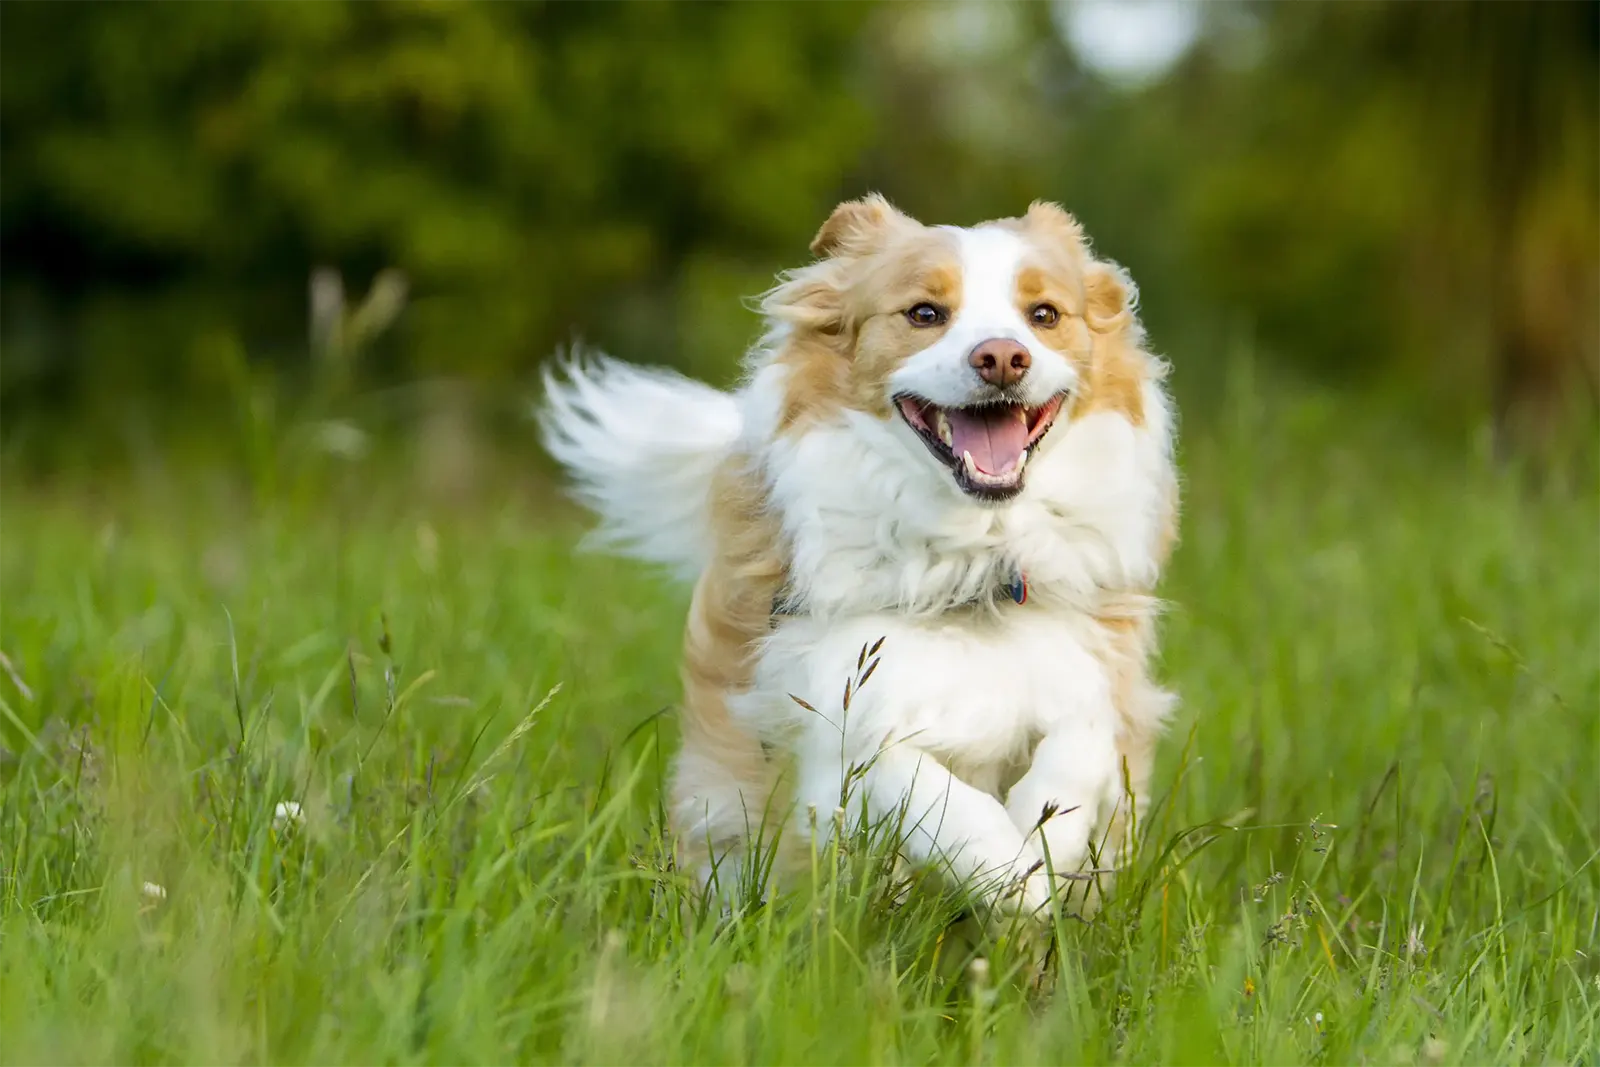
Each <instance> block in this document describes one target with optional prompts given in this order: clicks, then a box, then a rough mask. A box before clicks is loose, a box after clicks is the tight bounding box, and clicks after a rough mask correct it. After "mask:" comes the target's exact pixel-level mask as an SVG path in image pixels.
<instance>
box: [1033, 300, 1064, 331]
mask: <svg viewBox="0 0 1600 1067" xmlns="http://www.w3.org/2000/svg"><path fill="white" fill-rule="evenodd" d="M1028 318H1030V319H1032V320H1033V324H1034V325H1035V326H1043V327H1045V328H1047V329H1048V328H1049V327H1051V326H1054V325H1055V324H1056V323H1057V322H1060V321H1061V312H1059V311H1057V310H1056V306H1055V305H1054V304H1035V305H1033V307H1031V308H1029V309H1028Z"/></svg>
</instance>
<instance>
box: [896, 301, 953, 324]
mask: <svg viewBox="0 0 1600 1067" xmlns="http://www.w3.org/2000/svg"><path fill="white" fill-rule="evenodd" d="M906 320H907V321H908V322H910V323H911V325H913V326H941V325H943V324H944V320H945V311H944V308H942V307H940V306H939V305H937V304H915V305H913V306H912V307H909V308H907V309H906Z"/></svg>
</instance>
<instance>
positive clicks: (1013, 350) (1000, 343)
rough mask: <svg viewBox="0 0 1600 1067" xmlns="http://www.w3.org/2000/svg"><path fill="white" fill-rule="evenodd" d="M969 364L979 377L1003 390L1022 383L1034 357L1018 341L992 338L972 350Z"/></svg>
mask: <svg viewBox="0 0 1600 1067" xmlns="http://www.w3.org/2000/svg"><path fill="white" fill-rule="evenodd" d="M967 362H968V363H971V364H972V369H973V370H975V371H977V372H978V377H980V378H982V379H983V380H984V381H986V382H988V383H989V384H990V385H993V386H998V387H1000V388H1002V389H1003V388H1005V387H1006V386H1008V385H1015V384H1017V383H1018V382H1020V381H1022V379H1023V377H1024V376H1026V375H1027V373H1028V368H1029V367H1030V366H1032V365H1033V357H1032V356H1030V355H1028V350H1027V349H1026V348H1024V347H1023V346H1022V345H1021V344H1020V343H1019V342H1017V341H1008V340H1006V339H1005V338H1004V337H991V338H990V339H989V340H987V341H985V342H983V343H982V344H980V345H979V346H978V347H977V348H974V349H973V350H972V354H971V355H969V356H968V357H967Z"/></svg>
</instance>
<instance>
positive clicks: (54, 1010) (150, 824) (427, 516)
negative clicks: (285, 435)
mask: <svg viewBox="0 0 1600 1067" xmlns="http://www.w3.org/2000/svg"><path fill="white" fill-rule="evenodd" d="M1359 410H1360V409H1359V407H1358V406H1357V405H1354V404H1351V403H1348V402H1345V401H1336V400H1333V399H1328V398H1316V397H1301V398H1298V399H1294V400H1292V401H1290V400H1288V399H1285V398H1275V399H1273V400H1272V401H1271V402H1260V401H1253V400H1251V399H1250V398H1249V397H1244V398H1243V399H1236V400H1235V401H1234V402H1232V403H1231V404H1230V405H1229V406H1228V407H1227V408H1226V410H1224V411H1223V412H1220V413H1219V414H1218V416H1217V417H1216V418H1213V419H1205V418H1201V417H1195V418H1191V420H1190V421H1191V423H1193V428H1192V429H1191V430H1190V432H1189V435H1188V437H1187V438H1186V441H1185V448H1184V456H1183V465H1184V469H1185V478H1186V511H1185V523H1184V542H1183V545H1182V548H1181V550H1180V552H1179V554H1178V556H1177V559H1176V561H1175V564H1174V566H1173V570H1172V573H1171V578H1170V581H1169V582H1168V584H1167V586H1166V593H1167V595H1168V596H1169V597H1170V598H1171V600H1172V601H1173V603H1174V606H1173V609H1172V612H1171V614H1170V616H1169V619H1168V621H1167V624H1166V628H1165V635H1166V636H1165V643H1164V647H1165V653H1164V663H1163V665H1162V673H1163V674H1164V676H1165V677H1166V678H1167V679H1169V680H1170V682H1171V683H1172V684H1173V685H1174V686H1175V687H1176V688H1177V689H1178V690H1179V691H1180V693H1181V694H1182V697H1183V704H1182V708H1181V711H1180V712H1179V714H1178V717H1177V720H1176V722H1175V724H1174V729H1173V732H1172V734H1171V737H1170V739H1169V741H1168V743H1167V744H1166V745H1165V746H1164V749H1163V752H1162V757H1161V760H1160V765H1159V772H1158V774H1157V776H1156V782H1157V783H1158V786H1157V795H1156V797H1155V804H1154V808H1153V811H1152V814H1151V816H1150V817H1149V818H1148V819H1147V820H1146V823H1145V826H1144V835H1145V840H1144V847H1143V849H1142V851H1141V853H1140V857H1139V859H1138V863H1137V865H1136V867H1135V868H1134V869H1133V870H1132V871H1130V872H1129V873H1128V874H1127V875H1125V876H1124V878H1123V880H1122V881H1121V883H1120V885H1119V888H1118V889H1117V891H1116V893H1115V894H1114V896H1113V898H1112V900H1111V902H1110V903H1109V905H1108V907H1107V908H1106V909H1105V910H1104V911H1103V912H1102V913H1101V914H1100V915H1099V916H1098V917H1097V918H1096V919H1095V920H1094V921H1092V922H1089V923H1082V922H1077V921H1071V920H1064V921H1062V922H1061V923H1060V925H1059V927H1058V933H1059V944H1058V945H1057V946H1056V948H1055V950H1054V951H1053V952H1048V953H1047V952H1046V951H1045V949H1044V947H1043V946H1042V945H1041V941H1040V939H1038V938H1031V937H1026V936H1021V935H1019V934H1017V933H1015V932H1011V933H1005V934H1001V935H997V936H985V935H979V934H977V933H974V932H973V931H972V930H971V929H969V928H968V927H967V926H965V925H962V924H956V925H954V926H952V921H953V920H954V919H955V918H956V917H957V914H958V911H959V909H960V901H959V900H958V899H956V898H955V897H954V896H952V895H951V894H949V893H945V892H940V891H939V890H938V889H937V888H936V887H934V886H932V885H928V884H919V885H916V886H914V887H913V891H912V892H911V894H910V895H909V898H908V899H907V900H906V901H905V902H904V903H903V904H902V905H898V906H897V905H895V904H893V903H892V899H893V896H894V888H895V887H894V886H893V885H892V884H890V882H889V881H888V879H887V878H886V877H885V875H884V873H883V870H884V866H883V865H882V864H880V863H875V862H869V861H870V860H872V859H873V856H872V855H871V854H870V853H869V850H864V849H863V846H862V843H861V842H860V841H858V840H850V841H846V842H845V843H844V844H843V846H842V847H841V848H838V849H835V850H833V851H830V852H827V853H824V854H822V855H820V856H819V857H818V859H817V863H816V873H815V875H814V876H813V877H812V878H811V879H809V880H808V881H807V884H804V885H801V886H799V887H796V888H795V889H794V890H793V891H791V892H789V893H788V894H786V895H783V896H781V897H779V898H778V899H777V900H775V901H774V902H773V903H772V904H771V905H770V906H768V907H765V908H760V909H755V910H752V911H750V912H748V913H746V914H744V915H743V916H741V917H740V918H737V919H735V920H733V921H731V922H729V923H727V924H718V923H717V922H714V921H705V920H699V919H696V918H695V917H694V916H693V915H689V914H686V911H687V909H686V908H685V907H684V906H683V905H684V904H685V903H686V902H687V901H689V899H690V898H689V894H688V892H687V890H686V887H685V885H684V884H683V881H682V880H681V879H680V878H679V877H678V876H677V875H676V874H674V873H673V872H672V871H671V870H670V866H669V864H668V863H667V862H666V859H665V854H666V853H665V849H664V847H663V844H662V840H661V836H660V829H659V827H660V821H661V816H660V809H661V795H660V787H659V781H660V769H661V766H662V764H663V761H664V759H665V757H666V756H667V755H668V754H670V751H671V749H672V746H673V744H674V741H673V732H672V726H671V720H670V716H660V717H657V716H656V715H655V713H656V712H657V711H658V710H660V709H663V708H666V707H668V706H669V705H671V704H672V703H673V701H674V700H675V698H676V676H675V672H676V653H677V644H678V628H679V625H680V618H681V615H682V612H683V610H684V606H685V600H686V596H685V593H684V592H683V591H682V590H681V589H677V588H675V587H672V586H670V585H668V584H666V583H665V582H663V581H661V580H659V579H657V578H655V577H653V576H651V575H650V574H648V573H647V572H645V571H643V570H642V569H640V568H636V567H633V566H630V565H625V564H621V563H617V562H615V561H611V560H608V559H604V558H599V557H594V556H586V555H573V554H572V552H571V548H570V546H571V543H572V535H573V533H574V530H575V525H574V517H573V516H572V515H571V513H570V512H568V511H566V510H564V509H562V508H561V507H559V506H558V505H556V504H554V503H553V502H552V501H551V499H550V497H549V496H548V495H546V494H544V493H542V492H539V491H537V490H523V491H513V490H512V488H511V487H512V486H513V484H514V483H513V481H512V480H511V479H507V480H506V489H505V490H504V491H490V492H487V493H484V494H481V495H480V496H479V497H478V498H477V499H476V500H475V501H474V502H467V503H461V502H449V501H442V500H439V499H437V498H433V497H423V496H421V495H413V494H409V493H408V491H407V490H406V486H407V484H408V475H407V473H406V471H405V470H403V469H402V467H403V465H402V464H400V463H399V462H394V463H392V464H389V466H391V467H392V468H393V469H385V465H384V464H382V463H380V462H379V461H377V460H374V459H368V460H364V461H360V462H358V463H356V464H354V465H353V466H350V467H348V468H346V469H344V471H343V473H339V472H338V471H337V470H334V469H333V467H332V463H333V461H331V460H330V461H328V467H327V469H321V468H314V467H312V466H307V465H306V464H304V463H300V464H298V465H297V464H291V463H289V462H288V461H287V460H283V461H281V463H280V461H279V460H278V459H274V458H272V457H271V455H270V453H269V452H264V451H261V450H260V449H259V448H258V449H257V450H256V451H255V452H254V453H253V454H254V455H255V457H256V458H255V460H254V471H255V474H254V477H253V480H252V481H251V483H250V484H251V486H252V488H251V489H250V490H249V491H247V492H243V493H236V492H232V491H230V490H229V489H228V488H227V487H226V483H225V482H223V481H220V480H218V481H213V480H209V479H206V478H202V477H200V476H198V475H195V474H190V475H187V476H182V475H179V474H176V473H171V472H168V473H165V474H163V473H162V472H160V471H155V472H154V473H151V472H148V471H147V472H146V473H145V474H143V475H139V474H138V473H137V471H136V472H135V475H134V476H130V477H128V478H118V479H109V478H108V479H105V480H104V481H103V484H98V485H96V484H91V483H89V482H86V481H83V480H82V479H77V480H74V481H73V482H72V483H71V484H70V485H55V486H53V487H44V486H40V485H39V484H37V482H35V483H33V484H28V485H25V484H22V483H21V482H20V481H19V479H18V478H16V477H12V478H10V479H8V480H7V485H6V487H5V489H4V497H3V501H0V503H3V538H0V581H3V595H0V610H3V618H0V650H3V651H4V653H5V654H6V656H7V657H8V661H9V664H10V665H11V671H10V672H6V673H5V674H4V676H0V717H3V719H4V721H3V722H0V734H3V736H4V739H5V744H6V746H7V748H8V749H9V750H10V753H11V754H10V755H9V756H8V757H7V759H6V762H5V766H4V770H3V781H4V784H3V793H0V804H3V809H0V983H3V984H0V1056H3V1059H4V1060H5V1061H6V1062H15V1063H22V1062H53V1063H66V1062H173V1061H183V1062H194V1063H229V1062H283V1063H298V1062H352V1063H379V1062H384V1063H402V1062H403V1063H410V1062H427V1063H460V1062H510V1061H556V1062H596V1063H621V1062H634V1061H640V1062H672V1063H716V1062H727V1063H738V1062H807V1063H869V1062H950V1063H958V1062H969V1061H972V1062H992V1063H1003V1064H1010V1063H1029V1062H1032V1063H1048V1064H1061V1063H1068V1062H1080V1061H1081V1062H1112V1061H1116V1062H1128V1063H1147V1062H1162V1063H1175V1062H1189V1063H1235V1062H1238V1063H1266V1064H1284V1063H1298V1062H1318V1063H1330V1064H1344V1063H1457V1062H1461V1063H1483V1064H1507V1063H1562V1062H1586V1063H1595V1062H1597V1053H1596V1048H1597V1045H1600V1025H1597V1012H1600V937H1597V934H1600V919H1597V917H1596V916H1597V913H1600V862H1595V860H1594V857H1595V854H1596V850H1597V849H1600V792H1597V783H1596V769H1597V766H1596V765H1597V761H1600V728H1597V719H1600V715H1597V709H1600V666H1597V663H1600V573H1597V571H1600V550H1597V514H1600V495H1597V493H1596V488H1595V479H1594V477H1593V476H1592V472H1590V471H1585V472H1584V473H1583V474H1582V475H1581V476H1575V477H1573V478H1570V479H1568V480H1567V481H1566V482H1562V481H1560V480H1553V481H1547V482H1546V483H1545V487H1544V488H1530V487H1529V486H1530V482H1529V481H1528V480H1527V479H1524V478H1522V477H1520V476H1517V475H1516V474H1514V473H1511V472H1507V471H1504V470H1497V469H1494V468H1493V467H1492V466H1491V465H1490V464H1488V463H1487V462H1484V461H1482V460H1481V459H1480V458H1479V457H1478V456H1477V455H1476V454H1475V453H1474V452H1473V451H1472V450H1470V449H1465V450H1464V449H1456V448H1445V447H1440V446H1438V445H1431V446H1430V445H1428V444H1425V443H1422V442H1419V441H1416V440H1412V439H1410V438H1409V437H1407V435H1406V432H1405V430H1404V428H1402V427H1396V426H1394V425H1393V424H1391V423H1386V422H1385V421H1384V420H1382V419H1381V418H1379V417H1377V416H1368V417H1366V418H1365V419H1364V420H1363V419H1362V418H1361V417H1360V416H1359ZM258 444H259V442H258ZM1589 451H1591V452H1592V451H1593V449H1592V448H1591V449H1589ZM264 456H265V457H267V458H263V457H264ZM363 464H365V465H363ZM269 475H270V476H269ZM1574 485H1576V486H1578V488H1576V489H1575V488H1573V486H1574ZM886 652H887V654H891V655H892V654H893V653H892V649H891V650H886ZM841 678H842V675H841ZM558 685H559V686H560V688H559V690H558V691H557V690H556V687H557V686H558ZM289 800H292V801H296V802H298V803H300V804H301V805H302V806H303V809H302V810H303V816H304V817H303V821H301V822H298V823H295V822H292V821H290V822H283V821H281V820H280V824H279V825H276V826H275V825H274V811H275V807H276V805H278V804H279V803H280V802H283V801H289ZM145 883H152V884H155V885H159V886H161V887H163V889H164V891H165V895H164V897H162V898H158V897H155V896H152V895H151V894H150V893H148V892H146V891H145V889H144V886H145ZM978 958H981V959H982V960H983V962H982V963H978V964H974V962H973V961H974V960H975V959H978Z"/></svg>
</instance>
